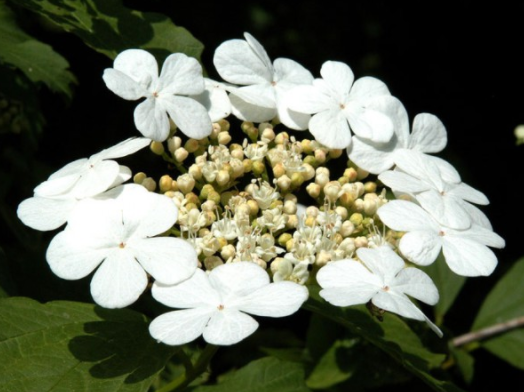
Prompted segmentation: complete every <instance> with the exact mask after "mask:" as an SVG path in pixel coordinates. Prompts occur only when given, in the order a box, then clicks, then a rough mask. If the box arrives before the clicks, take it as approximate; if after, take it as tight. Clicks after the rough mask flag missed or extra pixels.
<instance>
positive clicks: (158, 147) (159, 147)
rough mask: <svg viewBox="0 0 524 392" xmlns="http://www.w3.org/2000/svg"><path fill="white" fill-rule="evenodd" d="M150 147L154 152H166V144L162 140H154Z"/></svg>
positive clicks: (158, 153) (157, 153) (159, 153)
mask: <svg viewBox="0 0 524 392" xmlns="http://www.w3.org/2000/svg"><path fill="white" fill-rule="evenodd" d="M149 148H150V149H151V151H153V154H156V155H162V154H163V153H164V145H163V144H162V142H155V141H152V142H151V144H150V145H149Z"/></svg>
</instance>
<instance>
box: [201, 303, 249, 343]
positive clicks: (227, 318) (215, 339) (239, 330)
mask: <svg viewBox="0 0 524 392" xmlns="http://www.w3.org/2000/svg"><path fill="white" fill-rule="evenodd" d="M257 328H258V323H257V322H256V320H255V319H254V318H253V317H251V316H249V315H247V314H245V313H242V312H239V311H238V310H228V309H227V308H226V309H223V310H221V311H217V312H215V313H213V316H212V317H211V320H209V323H208V324H207V327H206V328H205V329H204V340H205V341H206V342H208V343H210V344H216V345H219V346H230V345H232V344H235V343H238V342H240V341H241V340H243V339H245V338H247V337H248V336H249V335H251V334H252V333H253V332H255V331H256V330H257Z"/></svg>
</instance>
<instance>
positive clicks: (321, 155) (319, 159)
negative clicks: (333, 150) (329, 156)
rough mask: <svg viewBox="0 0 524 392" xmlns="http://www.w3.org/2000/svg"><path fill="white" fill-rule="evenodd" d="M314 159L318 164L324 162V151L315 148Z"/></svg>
mask: <svg viewBox="0 0 524 392" xmlns="http://www.w3.org/2000/svg"><path fill="white" fill-rule="evenodd" d="M315 160H316V161H317V162H318V163H319V164H323V163H324V162H326V152H325V151H324V150H323V149H320V148H319V149H316V150H315Z"/></svg>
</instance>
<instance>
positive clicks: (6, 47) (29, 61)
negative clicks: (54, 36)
mask: <svg viewBox="0 0 524 392" xmlns="http://www.w3.org/2000/svg"><path fill="white" fill-rule="evenodd" d="M15 20H16V18H15V15H14V13H13V12H12V11H11V10H10V9H9V8H8V7H7V5H6V3H5V1H0V49H1V50H0V61H1V62H3V63H6V64H9V65H11V66H13V67H16V68H18V69H19V70H21V71H22V72H23V73H24V74H25V76H27V78H28V79H29V80H31V81H32V82H34V83H38V82H42V83H44V84H45V85H46V86H47V87H49V88H50V89H51V90H52V91H55V92H58V93H61V94H63V95H65V96H67V97H68V98H71V95H72V91H71V84H73V83H76V78H75V76H74V75H73V74H72V73H71V72H70V71H69V70H68V68H69V63H68V62H67V60H66V59H65V58H64V57H62V56H61V55H60V54H58V53H56V52H55V51H54V50H53V48H51V47H50V46H49V45H46V44H44V43H42V42H40V41H38V40H36V39H35V38H33V37H31V36H30V35H28V34H26V33H25V32H24V31H23V30H21V29H20V28H19V27H18V25H17V24H16V22H15Z"/></svg>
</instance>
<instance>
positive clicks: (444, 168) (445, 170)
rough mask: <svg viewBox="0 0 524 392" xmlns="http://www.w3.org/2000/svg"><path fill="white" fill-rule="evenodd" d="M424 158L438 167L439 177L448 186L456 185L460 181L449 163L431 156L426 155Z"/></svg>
mask: <svg viewBox="0 0 524 392" xmlns="http://www.w3.org/2000/svg"><path fill="white" fill-rule="evenodd" d="M425 157H426V158H427V159H429V160H430V161H431V162H432V163H433V164H434V165H436V166H437V167H438V170H439V172H440V176H441V177H442V179H443V180H444V181H445V182H447V183H448V184H458V183H459V182H461V181H462V180H461V179H460V174H459V172H458V171H457V169H455V168H454V167H453V165H451V164H450V163H449V162H447V161H445V160H444V159H442V158H439V157H435V156H432V155H426V156H425Z"/></svg>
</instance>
